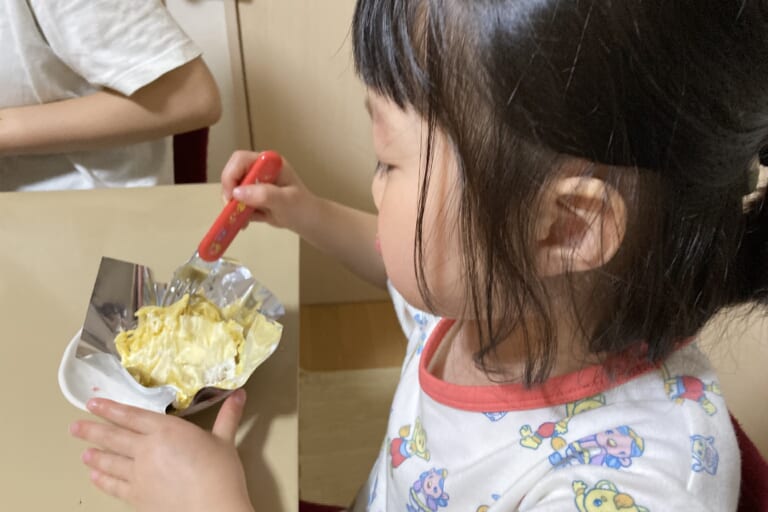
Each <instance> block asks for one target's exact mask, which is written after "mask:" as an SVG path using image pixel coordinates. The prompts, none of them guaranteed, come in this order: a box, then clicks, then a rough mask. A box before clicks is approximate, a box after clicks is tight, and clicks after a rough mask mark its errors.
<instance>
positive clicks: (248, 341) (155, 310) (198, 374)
mask: <svg viewBox="0 0 768 512" xmlns="http://www.w3.org/2000/svg"><path fill="white" fill-rule="evenodd" d="M241 309H242V308H238V307H237V304H234V305H230V306H229V307H227V308H225V310H223V311H222V310H220V309H219V308H218V307H217V306H216V305H215V304H213V303H212V302H210V301H209V300H207V299H206V298H205V297H202V296H199V295H194V296H191V297H190V295H185V296H184V297H182V298H181V299H180V300H179V301H178V302H175V303H174V304H171V305H170V306H166V307H163V306H144V307H142V308H140V309H139V310H138V311H137V312H136V317H137V318H138V325H137V326H136V328H135V329H132V330H128V331H123V332H121V333H119V334H118V335H117V337H116V338H115V345H116V347H117V351H118V353H119V354H120V357H121V363H122V365H123V366H124V367H125V368H126V370H128V372H129V373H130V374H131V375H133V377H134V378H135V379H136V380H137V381H138V382H139V383H140V384H142V385H143V386H147V387H152V386H164V385H171V386H173V387H175V388H176V390H177V394H176V401H175V402H174V407H176V408H177V409H184V408H186V407H188V406H189V404H190V403H191V402H192V399H193V398H194V396H195V394H196V393H197V392H198V391H199V390H200V389H202V388H204V387H207V386H213V387H217V388H221V389H235V388H237V387H239V386H241V385H243V384H244V383H245V380H246V379H247V377H248V376H249V375H250V372H251V371H253V369H254V368H255V367H256V366H258V364H260V363H261V362H262V361H263V360H264V359H266V358H267V357H268V356H269V355H270V354H271V353H272V351H273V350H274V346H275V345H276V344H277V342H278V341H279V339H280V335H281V332H282V327H281V326H280V324H278V323H276V322H273V321H271V320H269V319H267V318H266V317H264V316H263V315H262V314H261V313H259V312H258V311H256V309H255V308H254V309H253V310H249V311H242V310H241Z"/></svg>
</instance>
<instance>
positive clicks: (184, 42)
mask: <svg viewBox="0 0 768 512" xmlns="http://www.w3.org/2000/svg"><path fill="white" fill-rule="evenodd" d="M200 54H201V52H200V50H199V48H198V47H197V46H196V45H195V44H194V43H193V42H192V41H191V40H190V39H189V38H188V37H187V36H186V34H184V32H183V31H182V30H181V28H180V27H179V26H178V25H177V24H176V22H175V21H174V20H173V19H172V18H171V16H170V14H169V13H168V11H167V10H166V9H165V7H164V6H163V5H162V3H161V2H160V0H132V1H130V2H126V1H124V0H56V1H50V0H0V63H2V64H0V191H11V190H50V189H87V188H97V187H118V186H129V187H130V186H148V185H155V184H162V183H171V182H172V181H173V179H172V176H173V174H172V158H171V156H172V155H171V148H170V144H169V140H168V137H167V136H168V135H170V134H173V133H181V132H185V131H189V130H193V129H195V128H199V127H203V126H208V125H210V124H212V123H214V122H216V120H217V119H218V118H219V115H220V111H221V105H220V99H219V93H218V88H217V87H216V83H215V82H214V80H213V77H212V76H211V74H210V72H209V70H208V68H207V67H206V65H205V64H204V63H203V61H202V59H201V58H200Z"/></svg>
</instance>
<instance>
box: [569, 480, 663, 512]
mask: <svg viewBox="0 0 768 512" xmlns="http://www.w3.org/2000/svg"><path fill="white" fill-rule="evenodd" d="M573 492H574V493H576V498H575V501H576V507H577V508H578V509H579V512H650V511H649V510H648V509H647V508H645V507H641V506H640V505H637V504H635V500H634V499H633V498H632V496H630V495H628V494H624V493H621V492H619V490H618V489H617V488H616V486H615V485H614V484H613V482H610V481H608V480H600V481H599V482H597V484H595V486H594V487H593V488H592V489H590V488H589V487H587V484H585V483H584V482H582V481H581V480H576V481H574V482H573Z"/></svg>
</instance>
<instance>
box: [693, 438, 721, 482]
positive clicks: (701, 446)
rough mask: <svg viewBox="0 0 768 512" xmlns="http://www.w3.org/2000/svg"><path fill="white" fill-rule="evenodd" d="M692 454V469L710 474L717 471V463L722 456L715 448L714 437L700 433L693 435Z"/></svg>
mask: <svg viewBox="0 0 768 512" xmlns="http://www.w3.org/2000/svg"><path fill="white" fill-rule="evenodd" d="M691 455H692V456H693V465H691V469H692V470H694V471H696V472H697V473H701V472H702V471H704V472H706V473H709V474H710V475H714V474H715V473H717V463H718V462H719V460H720V456H719V455H718V454H717V450H716V449H715V438H714V437H712V436H709V437H704V436H700V435H698V434H696V435H692V436H691Z"/></svg>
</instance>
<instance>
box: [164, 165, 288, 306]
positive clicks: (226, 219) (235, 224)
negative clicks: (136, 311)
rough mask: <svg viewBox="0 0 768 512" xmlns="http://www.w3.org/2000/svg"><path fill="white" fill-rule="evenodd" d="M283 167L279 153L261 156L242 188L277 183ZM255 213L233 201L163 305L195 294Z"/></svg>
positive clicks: (174, 281) (176, 274) (181, 272)
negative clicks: (257, 184)
mask: <svg viewBox="0 0 768 512" xmlns="http://www.w3.org/2000/svg"><path fill="white" fill-rule="evenodd" d="M282 166H283V159H282V157H281V156H280V155H279V154H277V153H276V152H274V151H265V152H263V153H261V154H259V156H258V158H257V159H256V161H255V162H254V163H253V164H251V167H250V169H249V170H248V173H247V174H246V175H245V178H243V180H242V181H241V182H240V186H242V185H252V184H254V183H274V182H275V181H276V180H277V177H278V176H279V175H280V170H281V169H282ZM253 210H254V209H253V208H251V207H249V206H246V205H245V204H243V203H241V202H240V201H237V200H235V199H231V200H230V201H229V202H228V203H227V204H226V206H224V209H223V210H221V213H220V214H219V216H218V217H216V220H215V221H214V222H213V225H211V228H210V229H209V230H208V232H207V233H206V234H205V236H204V237H203V239H202V240H201V241H200V245H198V246H197V250H196V251H195V253H194V254H193V255H192V257H191V258H190V259H189V261H187V262H186V263H184V264H183V265H181V266H180V267H179V268H177V269H176V271H175V272H174V273H173V278H172V279H171V282H170V283H169V284H168V287H167V288H166V291H165V293H164V294H163V299H162V301H161V305H163V306H167V305H169V304H172V303H174V302H176V301H177V300H179V299H180V298H182V297H183V296H184V294H186V293H190V294H191V293H194V292H195V291H196V290H197V289H198V287H199V286H200V283H201V282H202V281H203V280H204V279H205V277H206V276H207V275H208V274H209V273H210V271H211V270H212V269H213V268H214V267H215V266H216V264H217V263H218V261H219V258H221V256H222V255H223V254H224V251H226V250H227V248H228V247H229V244H231V243H232V240H234V238H235V236H236V235H237V234H238V233H239V232H240V230H241V229H242V227H243V226H245V224H246V223H247V222H248V220H249V218H250V216H251V213H253Z"/></svg>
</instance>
